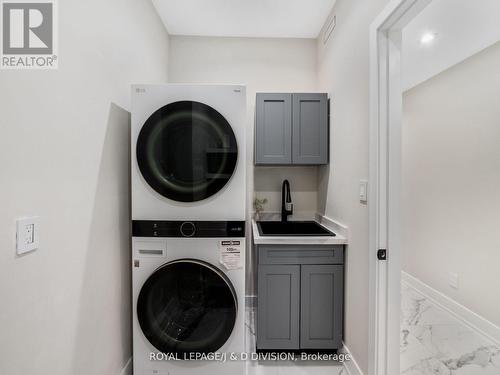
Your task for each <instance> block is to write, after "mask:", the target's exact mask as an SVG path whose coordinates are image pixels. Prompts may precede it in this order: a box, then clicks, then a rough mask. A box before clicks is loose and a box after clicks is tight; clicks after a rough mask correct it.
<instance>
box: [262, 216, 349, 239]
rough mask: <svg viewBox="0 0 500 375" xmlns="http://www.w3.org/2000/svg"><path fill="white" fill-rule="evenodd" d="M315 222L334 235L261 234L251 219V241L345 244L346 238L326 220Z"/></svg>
mask: <svg viewBox="0 0 500 375" xmlns="http://www.w3.org/2000/svg"><path fill="white" fill-rule="evenodd" d="M316 222H317V223H318V224H320V225H322V226H324V227H325V228H327V229H328V230H330V231H332V232H333V233H335V237H329V236H328V237H327V236H261V235H260V233H259V228H258V227H257V222H256V221H255V220H252V234H253V242H254V244H256V245H345V244H347V238H346V237H345V236H344V235H343V234H341V233H338V231H337V230H336V229H335V228H334V227H333V226H332V225H328V223H327V222H323V221H321V222H320V221H319V220H316Z"/></svg>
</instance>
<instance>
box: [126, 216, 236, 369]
mask: <svg viewBox="0 0 500 375" xmlns="http://www.w3.org/2000/svg"><path fill="white" fill-rule="evenodd" d="M243 224H244V223H243V222H222V221H215V222H207V221H203V222H199V221H198V222H174V221H168V222H154V221H141V222H134V226H133V235H134V236H133V241H132V248H133V264H132V281H133V365H134V374H135V375H146V374H147V375H221V374H222V375H232V374H243V373H244V371H245V362H244V361H241V360H234V361H233V360H231V357H230V356H231V354H232V353H236V354H237V355H238V354H239V353H242V352H244V348H245V347H244V342H245V340H244V334H245V330H244V293H245V287H244V284H245V267H244V258H245V254H244V249H245V237H244V225H243ZM153 233H156V235H153ZM184 236H189V238H187V237H184ZM221 253H222V254H223V258H221ZM238 257H239V259H240V262H238ZM221 259H222V262H223V264H221ZM160 353H163V354H161V355H160ZM207 353H218V354H217V355H218V356H219V357H215V358H213V360H196V358H197V357H196V355H203V354H207ZM223 353H226V361H225V362H223V361H222V354H223ZM186 359H187V360H186ZM193 359H194V360H193ZM209 359H210V358H209Z"/></svg>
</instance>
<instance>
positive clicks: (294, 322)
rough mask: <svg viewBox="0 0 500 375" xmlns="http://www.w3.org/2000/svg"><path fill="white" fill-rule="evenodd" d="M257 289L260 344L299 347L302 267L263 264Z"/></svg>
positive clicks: (258, 337)
mask: <svg viewBox="0 0 500 375" xmlns="http://www.w3.org/2000/svg"><path fill="white" fill-rule="evenodd" d="M257 288H258V291H259V294H258V307H257V314H258V316H259V319H258V322H257V346H258V347H259V348H260V349H276V348H280V349H298V348H299V324H300V323H299V308H300V266H297V265H265V266H264V265H263V266H260V267H259V278H258V285H257Z"/></svg>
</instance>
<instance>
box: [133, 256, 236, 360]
mask: <svg viewBox="0 0 500 375" xmlns="http://www.w3.org/2000/svg"><path fill="white" fill-rule="evenodd" d="M237 310H238V303H237V298H236V293H235V291H234V288H233V286H232V284H231V282H230V280H229V279H228V278H227V276H226V275H225V274H224V273H223V272H222V271H221V270H219V269H218V268H216V267H214V266H212V265H211V264H209V263H206V262H203V261H199V260H194V259H183V260H177V261H173V262H170V263H167V264H165V265H163V266H162V267H160V268H158V269H157V270H156V271H155V272H154V273H153V274H152V275H151V276H150V277H149V278H148V279H147V281H146V282H145V283H144V285H143V287H142V289H141V291H140V293H139V298H138V301H137V316H138V319H139V324H140V326H141V329H142V332H143V333H144V335H145V336H146V338H147V339H148V340H149V342H150V343H151V344H152V345H153V346H154V347H155V348H156V349H158V350H159V351H161V352H163V353H173V354H177V355H179V358H183V357H184V355H185V354H187V353H210V352H215V351H217V350H218V349H219V348H220V347H221V346H222V345H224V343H225V342H226V341H227V339H228V338H229V336H230V335H231V332H232V330H233V327H234V323H235V321H236V313H237Z"/></svg>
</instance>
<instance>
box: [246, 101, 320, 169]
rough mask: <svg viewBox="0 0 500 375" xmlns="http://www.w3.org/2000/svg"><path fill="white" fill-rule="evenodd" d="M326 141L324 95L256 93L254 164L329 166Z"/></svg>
mask: <svg viewBox="0 0 500 375" xmlns="http://www.w3.org/2000/svg"><path fill="white" fill-rule="evenodd" d="M328 138H329V137H328V97H327V94H322V93H301V94H290V93H282V94H270V93H258V94H257V97H256V123H255V164H257V165H265V164H271V165H272V164H274V165H290V164H296V165H319V164H328V144H329V139H328Z"/></svg>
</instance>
